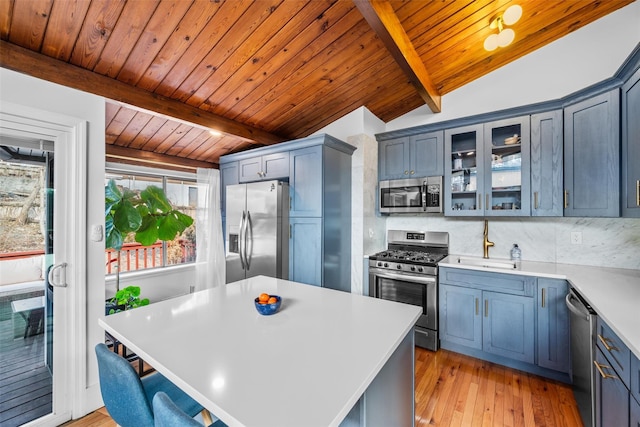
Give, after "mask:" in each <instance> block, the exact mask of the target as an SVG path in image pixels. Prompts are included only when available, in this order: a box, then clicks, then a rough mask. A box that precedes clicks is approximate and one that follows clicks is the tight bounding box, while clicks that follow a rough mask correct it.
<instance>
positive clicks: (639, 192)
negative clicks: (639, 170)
mask: <svg viewBox="0 0 640 427" xmlns="http://www.w3.org/2000/svg"><path fill="white" fill-rule="evenodd" d="M636 206H640V179H639V180H637V181H636Z"/></svg>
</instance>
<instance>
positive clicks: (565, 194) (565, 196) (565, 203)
mask: <svg viewBox="0 0 640 427" xmlns="http://www.w3.org/2000/svg"><path fill="white" fill-rule="evenodd" d="M568 207H569V191H567V190H564V208H565V209H567V208H568Z"/></svg>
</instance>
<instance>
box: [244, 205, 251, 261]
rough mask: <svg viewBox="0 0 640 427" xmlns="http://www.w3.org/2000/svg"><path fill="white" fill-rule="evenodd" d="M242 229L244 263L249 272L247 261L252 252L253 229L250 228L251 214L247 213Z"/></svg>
mask: <svg viewBox="0 0 640 427" xmlns="http://www.w3.org/2000/svg"><path fill="white" fill-rule="evenodd" d="M244 228H245V231H244V262H245V264H246V265H247V271H249V266H250V265H251V262H250V261H249V259H250V258H251V253H252V252H253V228H252V227H251V213H250V212H249V211H247V220H246V221H245V222H244ZM249 234H251V236H249ZM247 240H249V243H247ZM249 246H251V247H249Z"/></svg>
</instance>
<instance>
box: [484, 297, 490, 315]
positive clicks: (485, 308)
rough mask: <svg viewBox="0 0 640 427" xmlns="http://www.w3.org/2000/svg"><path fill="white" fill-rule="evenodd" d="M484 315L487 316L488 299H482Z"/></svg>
mask: <svg viewBox="0 0 640 427" xmlns="http://www.w3.org/2000/svg"><path fill="white" fill-rule="evenodd" d="M484 317H489V300H488V299H486V300H484Z"/></svg>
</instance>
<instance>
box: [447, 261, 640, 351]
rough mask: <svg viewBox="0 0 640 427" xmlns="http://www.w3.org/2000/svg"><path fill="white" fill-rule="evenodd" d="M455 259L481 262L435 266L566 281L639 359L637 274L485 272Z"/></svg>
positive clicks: (549, 269)
mask: <svg viewBox="0 0 640 427" xmlns="http://www.w3.org/2000/svg"><path fill="white" fill-rule="evenodd" d="M459 257H462V258H468V259H476V260H478V261H480V260H482V258H474V257H467V256H465V255H449V256H448V257H447V258H445V259H444V260H442V261H440V262H439V263H438V265H439V266H442V267H455V268H464V269H469V270H478V271H491V272H495V273H507V274H522V275H527V276H536V277H547V278H554V279H566V280H567V281H569V284H570V285H571V287H573V288H575V289H576V290H577V291H578V292H579V293H580V295H582V296H583V297H584V298H585V299H586V300H587V302H588V303H589V304H590V305H591V307H592V308H593V309H594V310H595V311H596V313H598V316H600V317H601V318H602V320H604V321H605V322H606V323H607V325H609V327H611V329H613V330H614V331H615V333H616V334H617V335H618V336H619V337H620V339H621V340H622V341H623V342H624V343H625V344H626V345H627V346H628V347H629V349H630V350H631V351H632V352H633V353H634V354H635V355H636V357H638V358H640V270H630V269H623V268H607V267H592V266H586V265H575V264H555V263H549V262H532V261H522V262H521V263H520V264H519V265H518V267H517V268H515V269H505V268H488V267H478V266H473V265H465V264H459V263H458V261H457V260H458V258H459ZM490 261H498V262H509V260H502V259H493V258H492V259H490Z"/></svg>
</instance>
